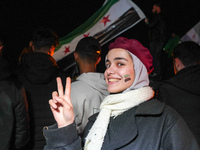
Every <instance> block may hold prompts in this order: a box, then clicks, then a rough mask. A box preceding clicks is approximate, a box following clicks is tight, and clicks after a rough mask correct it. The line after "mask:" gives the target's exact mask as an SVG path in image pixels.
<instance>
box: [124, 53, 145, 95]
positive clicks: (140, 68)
mask: <svg viewBox="0 0 200 150" xmlns="http://www.w3.org/2000/svg"><path fill="white" fill-rule="evenodd" d="M126 51H127V52H128V53H129V54H130V55H131V56H132V59H133V63H134V70H135V79H134V82H133V84H132V85H131V86H130V87H129V88H127V89H126V90H124V91H123V92H127V91H130V90H134V89H138V88H141V87H145V86H148V85H149V75H148V72H147V68H146V67H145V65H144V64H143V63H142V62H141V61H140V59H139V58H138V57H136V56H135V55H134V54H132V53H131V52H129V51H128V50H126Z"/></svg>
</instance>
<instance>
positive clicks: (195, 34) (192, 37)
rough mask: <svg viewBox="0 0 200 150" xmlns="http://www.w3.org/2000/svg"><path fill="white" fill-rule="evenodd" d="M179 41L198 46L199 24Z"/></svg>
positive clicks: (199, 37) (199, 36) (199, 40)
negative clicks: (192, 42) (189, 42)
mask: <svg viewBox="0 0 200 150" xmlns="http://www.w3.org/2000/svg"><path fill="white" fill-rule="evenodd" d="M181 41H182V42H183V41H194V42H196V43H198V44H199V45H200V22H199V23H197V24H196V25H195V26H194V27H193V28H192V29H190V30H189V31H188V32H187V33H186V34H185V35H184V36H183V37H182V38H181Z"/></svg>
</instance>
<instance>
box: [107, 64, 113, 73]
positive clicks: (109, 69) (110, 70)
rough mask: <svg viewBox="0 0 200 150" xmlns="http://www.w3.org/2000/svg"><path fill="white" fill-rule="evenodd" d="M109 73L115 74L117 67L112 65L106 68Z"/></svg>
mask: <svg viewBox="0 0 200 150" xmlns="http://www.w3.org/2000/svg"><path fill="white" fill-rule="evenodd" d="M106 72H107V74H113V73H114V72H115V69H114V67H113V66H112V65H110V67H108V68H107V69H106Z"/></svg>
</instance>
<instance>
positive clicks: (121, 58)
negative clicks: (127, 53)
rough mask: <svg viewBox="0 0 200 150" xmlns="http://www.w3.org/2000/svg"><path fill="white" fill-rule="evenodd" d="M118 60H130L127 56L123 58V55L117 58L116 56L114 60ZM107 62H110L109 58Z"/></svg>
mask: <svg viewBox="0 0 200 150" xmlns="http://www.w3.org/2000/svg"><path fill="white" fill-rule="evenodd" d="M116 60H125V61H128V60H127V59H126V58H123V57H116V58H114V61H116ZM106 62H110V60H109V59H107V60H106Z"/></svg>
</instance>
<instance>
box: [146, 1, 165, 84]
mask: <svg viewBox="0 0 200 150" xmlns="http://www.w3.org/2000/svg"><path fill="white" fill-rule="evenodd" d="M152 13H153V15H152V17H150V19H148V18H145V23H146V24H147V25H148V29H149V42H150V45H149V50H150V53H151V55H152V56H153V66H154V71H153V72H152V73H151V74H150V76H152V77H154V78H157V79H159V80H160V79H161V62H160V61H161V52H162V49H163V46H164V42H165V34H166V33H165V32H166V27H165V22H164V20H163V17H162V9H161V4H160V3H155V4H154V5H153V8H152Z"/></svg>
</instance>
